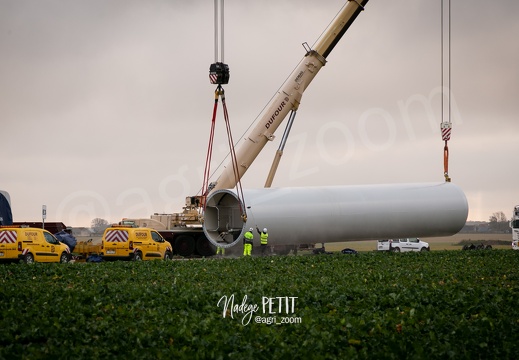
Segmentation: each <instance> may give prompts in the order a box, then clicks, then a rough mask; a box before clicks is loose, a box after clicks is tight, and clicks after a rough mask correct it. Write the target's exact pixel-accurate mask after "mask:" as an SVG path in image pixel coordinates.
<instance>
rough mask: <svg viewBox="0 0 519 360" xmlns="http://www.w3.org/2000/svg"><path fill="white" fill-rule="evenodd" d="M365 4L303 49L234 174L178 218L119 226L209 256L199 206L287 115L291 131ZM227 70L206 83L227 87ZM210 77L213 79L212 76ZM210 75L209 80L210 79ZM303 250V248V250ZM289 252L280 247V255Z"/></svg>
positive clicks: (350, 6)
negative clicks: (155, 234) (318, 77)
mask: <svg viewBox="0 0 519 360" xmlns="http://www.w3.org/2000/svg"><path fill="white" fill-rule="evenodd" d="M367 3H368V0H348V1H347V3H346V4H345V6H344V7H343V8H342V10H341V11H340V12H339V13H338V14H337V16H336V17H335V19H334V21H333V22H332V23H331V24H330V25H329V27H328V28H327V29H326V31H325V32H324V33H323V35H322V36H321V38H320V39H319V41H318V42H317V44H316V46H315V48H314V49H311V48H310V47H309V46H308V44H307V43H304V44H303V45H304V47H305V55H304V57H303V59H302V60H301V61H300V63H299V65H298V66H297V68H296V70H294V72H293V73H292V75H291V76H290V77H289V78H288V80H287V81H286V82H285V83H284V84H283V85H282V86H281V88H280V89H279V90H278V92H277V94H276V95H275V96H274V97H273V98H272V99H271V101H270V103H269V105H268V106H267V107H266V108H265V110H264V111H263V113H262V114H261V115H260V116H259V118H258V121H257V125H256V127H255V128H254V129H253V130H252V131H251V132H250V134H249V136H248V137H247V138H246V139H245V143H243V144H242V145H241V147H240V149H239V151H238V152H237V154H236V160H237V164H238V169H236V174H237V175H236V176H235V170H234V167H233V163H232V162H230V163H229V164H228V165H227V166H226V167H225V170H224V171H223V173H222V174H221V175H220V177H219V178H218V180H217V181H216V182H213V183H211V185H210V187H209V192H208V193H206V194H202V195H196V196H188V197H186V203H185V206H184V207H183V211H182V212H181V213H173V214H158V213H156V214H153V215H151V217H150V218H149V219H123V220H122V221H121V224H122V225H133V226H136V227H149V228H152V229H155V230H157V231H159V233H160V234H161V235H162V236H163V237H164V238H165V239H166V240H167V241H169V242H170V243H171V244H172V246H173V250H174V253H175V254H178V255H181V256H190V255H193V254H198V255H202V256H209V255H214V253H215V246H214V245H213V244H212V243H211V242H210V241H209V240H208V239H207V237H206V236H205V235H204V232H203V229H202V222H203V207H202V204H203V201H204V198H205V197H206V196H207V195H209V194H210V193H211V192H213V191H216V190H218V189H232V188H234V187H235V186H236V184H237V182H238V181H239V180H240V179H241V177H242V176H243V175H244V174H245V172H246V171H247V169H249V168H250V166H251V165H252V163H253V161H254V160H255V159H256V157H257V156H258V154H259V153H260V152H261V150H262V149H263V147H264V146H265V145H266V144H267V143H268V142H269V141H272V140H274V138H275V136H274V133H275V131H276V130H277V128H278V127H279V125H280V124H281V123H282V122H283V121H284V119H285V118H286V117H287V115H288V114H289V113H290V114H291V115H290V121H289V123H288V126H291V125H292V123H293V121H294V118H295V114H296V111H297V109H298V107H299V104H300V102H301V98H302V96H303V93H304V91H305V90H306V89H307V87H308V85H310V83H311V81H312V80H313V79H314V77H315V76H316V75H317V73H318V72H319V70H320V69H321V68H322V67H323V66H324V65H325V64H326V58H327V56H328V55H329V54H330V53H331V51H332V50H333V48H334V47H335V45H337V43H338V42H339V40H340V39H341V38H342V36H343V35H344V33H345V32H346V31H347V30H348V28H349V27H350V25H351V24H352V23H353V22H354V20H355V19H356V18H357V16H358V15H359V14H360V13H361V12H362V11H363V10H364V6H365V5H366V4H367ZM228 73H229V69H228V66H227V65H226V64H223V62H215V63H214V64H211V67H210V78H211V83H213V84H222V83H223V84H225V83H227V82H228V81H229V75H228ZM215 74H216V76H215ZM211 75H212V77H211ZM289 131H290V128H289V127H288V128H287V129H286V130H285V135H284V139H283V140H282V146H284V144H285V143H286V136H288V133H289ZM282 151H283V149H282V148H280V149H279V150H278V152H277V153H276V157H275V160H274V163H273V167H272V169H271V171H270V173H269V175H268V180H267V183H266V186H270V184H271V183H272V179H273V177H274V174H275V169H276V168H277V165H278V164H279V159H280V157H281V154H282ZM303 246H305V247H306V246H309V245H303ZM287 250H288V251H289V250H290V248H288V249H287V247H286V246H283V247H282V249H281V251H282V252H285V253H286V251H287Z"/></svg>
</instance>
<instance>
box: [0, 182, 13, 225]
mask: <svg viewBox="0 0 519 360" xmlns="http://www.w3.org/2000/svg"><path fill="white" fill-rule="evenodd" d="M12 224H13V214H12V212H11V198H10V196H9V193H8V192H7V191H3V190H0V225H12Z"/></svg>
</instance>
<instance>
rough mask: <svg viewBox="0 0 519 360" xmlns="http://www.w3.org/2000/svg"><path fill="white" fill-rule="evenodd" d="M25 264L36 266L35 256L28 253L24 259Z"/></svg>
mask: <svg viewBox="0 0 519 360" xmlns="http://www.w3.org/2000/svg"><path fill="white" fill-rule="evenodd" d="M23 262H24V263H26V264H34V255H33V254H31V253H27V254H26V255H25V256H24V257H23Z"/></svg>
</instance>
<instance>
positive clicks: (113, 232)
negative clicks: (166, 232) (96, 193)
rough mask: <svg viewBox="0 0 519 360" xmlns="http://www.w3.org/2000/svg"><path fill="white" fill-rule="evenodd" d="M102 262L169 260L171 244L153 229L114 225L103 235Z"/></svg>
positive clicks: (171, 255) (171, 251)
mask: <svg viewBox="0 0 519 360" xmlns="http://www.w3.org/2000/svg"><path fill="white" fill-rule="evenodd" d="M101 255H102V256H103V260H134V261H140V260H160V259H164V260H170V259H171V258H172V257H173V248H172V247H171V244H170V243H169V242H167V241H166V240H164V238H163V237H162V236H161V235H160V234H159V233H158V232H157V231H156V230H153V229H149V228H134V227H131V226H124V225H114V226H112V227H109V228H107V229H106V230H105V232H104V234H103V244H102V252H101Z"/></svg>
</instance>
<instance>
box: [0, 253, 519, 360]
mask: <svg viewBox="0 0 519 360" xmlns="http://www.w3.org/2000/svg"><path fill="white" fill-rule="evenodd" d="M518 256H519V252H513V251H511V250H493V251H450V252H426V253H405V254H393V253H381V252H372V253H363V254H359V255H319V256H288V257H269V258H239V259H203V260H192V261H170V262H139V263H133V262H116V263H99V264H92V263H76V264H34V265H30V266H28V265H25V264H11V265H2V266H0V306H1V308H0V358H2V359H16V358H25V359H40V358H53V359H54V358H74V359H77V358H107V359H108V358H121V359H122V358H124V359H128V358H135V359H137V358H138V359H141V358H149V359H156V358H164V359H172V358H223V359H226V358H236V359H248V358H250V359H271V358H314V359H333V358H362V359H367V358H384V359H391V358H393V359H402V358H441V359H445V358H455V359H460V358H470V359H474V358H481V359H489V358H499V359H503V358H510V359H511V358H517V355H518V354H519V266H518V265H519V259H518ZM233 294H234V296H235V305H240V304H242V302H243V299H244V297H245V296H247V299H246V302H247V304H249V305H253V304H257V305H258V306H259V309H258V311H257V312H256V313H255V314H254V315H253V317H252V320H251V322H250V323H249V324H247V325H243V323H246V321H245V320H246V319H244V314H243V313H241V312H240V311H235V312H234V313H233V316H234V318H231V317H230V315H231V314H230V311H228V312H227V313H226V314H225V315H226V316H225V318H224V316H223V315H224V311H223V306H222V303H223V301H222V303H220V306H217V304H218V302H219V300H220V299H221V298H222V297H223V296H228V297H230V296H231V295H233ZM264 296H265V297H278V296H279V297H297V299H295V300H294V301H295V303H294V304H295V309H294V313H290V314H289V316H291V317H292V318H293V319H296V318H300V319H301V323H297V324H280V325H266V324H258V323H255V322H254V316H257V315H259V316H268V315H267V314H263V308H262V306H261V305H262V297H264ZM274 308H276V310H278V309H277V307H276V306H274ZM229 310H230V309H229ZM236 310H239V309H236ZM283 311H284V309H283ZM283 316H286V315H283V314H277V315H276V318H277V321H278V322H279V321H280V320H281V318H282V317H283Z"/></svg>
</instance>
